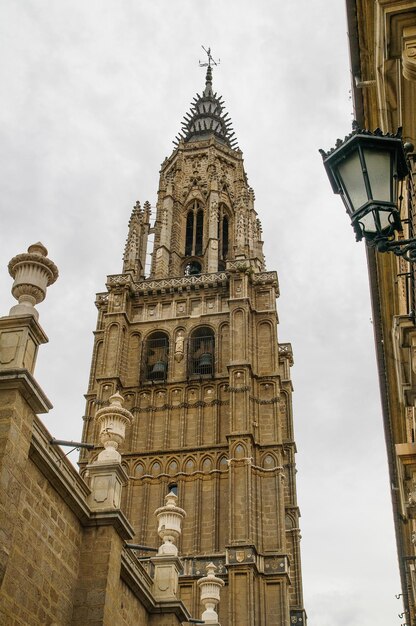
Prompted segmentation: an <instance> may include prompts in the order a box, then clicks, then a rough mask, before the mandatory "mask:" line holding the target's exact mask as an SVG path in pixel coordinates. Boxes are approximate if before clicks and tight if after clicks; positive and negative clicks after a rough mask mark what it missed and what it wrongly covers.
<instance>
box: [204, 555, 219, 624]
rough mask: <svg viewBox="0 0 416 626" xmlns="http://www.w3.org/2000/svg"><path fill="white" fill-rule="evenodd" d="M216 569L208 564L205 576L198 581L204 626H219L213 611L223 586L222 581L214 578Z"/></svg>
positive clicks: (216, 615)
mask: <svg viewBox="0 0 416 626" xmlns="http://www.w3.org/2000/svg"><path fill="white" fill-rule="evenodd" d="M216 569H217V568H216V567H215V565H214V563H209V564H208V565H207V575H206V576H204V578H200V579H199V580H198V587H199V589H200V592H201V604H203V605H204V607H205V611H204V612H203V613H202V617H201V619H203V620H204V622H205V624H213V625H214V624H215V625H216V626H220V624H219V621H218V613H217V612H216V610H215V609H216V607H217V604H218V603H219V601H220V589H221V587H223V586H224V581H223V580H221V578H217V577H216V576H215V570H216Z"/></svg>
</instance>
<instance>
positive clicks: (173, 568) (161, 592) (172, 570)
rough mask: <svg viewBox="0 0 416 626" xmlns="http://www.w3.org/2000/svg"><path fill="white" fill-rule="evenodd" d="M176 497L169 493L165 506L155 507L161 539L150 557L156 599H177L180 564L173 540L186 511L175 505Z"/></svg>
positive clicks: (179, 530) (179, 532) (176, 538)
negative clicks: (157, 548)
mask: <svg viewBox="0 0 416 626" xmlns="http://www.w3.org/2000/svg"><path fill="white" fill-rule="evenodd" d="M177 500H178V497H177V496H176V495H175V494H174V493H172V492H171V493H169V494H168V495H167V496H166V498H165V506H162V507H160V508H159V509H156V511H155V515H156V517H157V520H158V529H157V532H158V535H159V537H160V538H161V539H162V540H163V543H162V545H161V546H160V548H159V550H158V553H157V556H155V557H153V558H152V562H153V564H154V567H155V575H154V583H153V594H154V597H155V599H156V600H158V601H171V600H177V599H178V588H179V574H180V573H181V571H182V564H181V562H180V560H179V558H178V548H177V547H176V545H175V543H174V542H175V541H177V540H178V538H179V536H180V534H181V523H182V520H183V518H184V517H185V516H186V513H185V511H184V510H183V509H181V508H179V507H178V506H176V502H177Z"/></svg>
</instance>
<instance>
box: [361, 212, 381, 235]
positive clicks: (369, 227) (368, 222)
mask: <svg viewBox="0 0 416 626" xmlns="http://www.w3.org/2000/svg"><path fill="white" fill-rule="evenodd" d="M358 222H359V224H360V226H361V230H362V231H363V235H365V233H373V234H374V233H376V232H377V226H376V222H375V219H374V213H373V211H370V212H369V213H366V215H363V216H362V217H360V219H359V220H358Z"/></svg>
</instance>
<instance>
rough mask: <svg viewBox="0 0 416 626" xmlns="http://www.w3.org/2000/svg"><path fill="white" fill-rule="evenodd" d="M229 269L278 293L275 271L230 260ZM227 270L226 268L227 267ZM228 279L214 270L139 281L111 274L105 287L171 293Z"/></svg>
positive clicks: (104, 296) (100, 299) (101, 299)
mask: <svg viewBox="0 0 416 626" xmlns="http://www.w3.org/2000/svg"><path fill="white" fill-rule="evenodd" d="M230 269H231V270H232V271H233V270H234V271H239V272H246V273H247V272H248V273H250V276H251V281H252V284H253V285H255V286H257V285H266V284H272V285H273V286H274V287H275V289H276V292H277V295H279V284H278V280H277V273H276V272H274V271H273V272H254V271H252V267H251V265H248V264H246V263H243V262H242V261H235V262H232V266H231V262H230ZM227 270H228V268H227ZM228 281H229V273H228V271H226V272H215V273H211V274H198V275H196V276H177V277H173V278H159V279H154V280H153V279H146V280H142V281H140V282H136V283H133V282H132V280H131V276H130V275H129V274H111V275H110V276H107V283H106V284H107V287H108V289H109V291H111V290H112V289H113V288H115V289H119V288H120V287H129V288H130V289H131V290H132V291H133V292H135V293H137V294H142V295H143V294H149V295H152V294H155V293H157V294H163V293H172V292H174V291H178V292H181V291H188V290H189V289H204V288H213V287H218V286H226V285H227V284H228ZM107 297H108V296H107V294H104V293H100V294H97V301H98V302H99V303H101V302H104V301H106V300H107Z"/></svg>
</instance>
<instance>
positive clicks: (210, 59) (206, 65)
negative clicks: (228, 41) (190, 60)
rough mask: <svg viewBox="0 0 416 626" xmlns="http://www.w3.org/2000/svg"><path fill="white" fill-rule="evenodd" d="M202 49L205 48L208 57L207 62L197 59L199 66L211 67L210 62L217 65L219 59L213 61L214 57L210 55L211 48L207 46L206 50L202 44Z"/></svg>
mask: <svg viewBox="0 0 416 626" xmlns="http://www.w3.org/2000/svg"><path fill="white" fill-rule="evenodd" d="M201 48H202V50H205V52H206V53H207V57H208V63H201V61H199V67H211V63H212V64H213V65H219V64H220V60H219V59H218V61H215V60H214V58H213V57H212V54H211V48H208V50H207V49H206V48H204V46H201Z"/></svg>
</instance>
